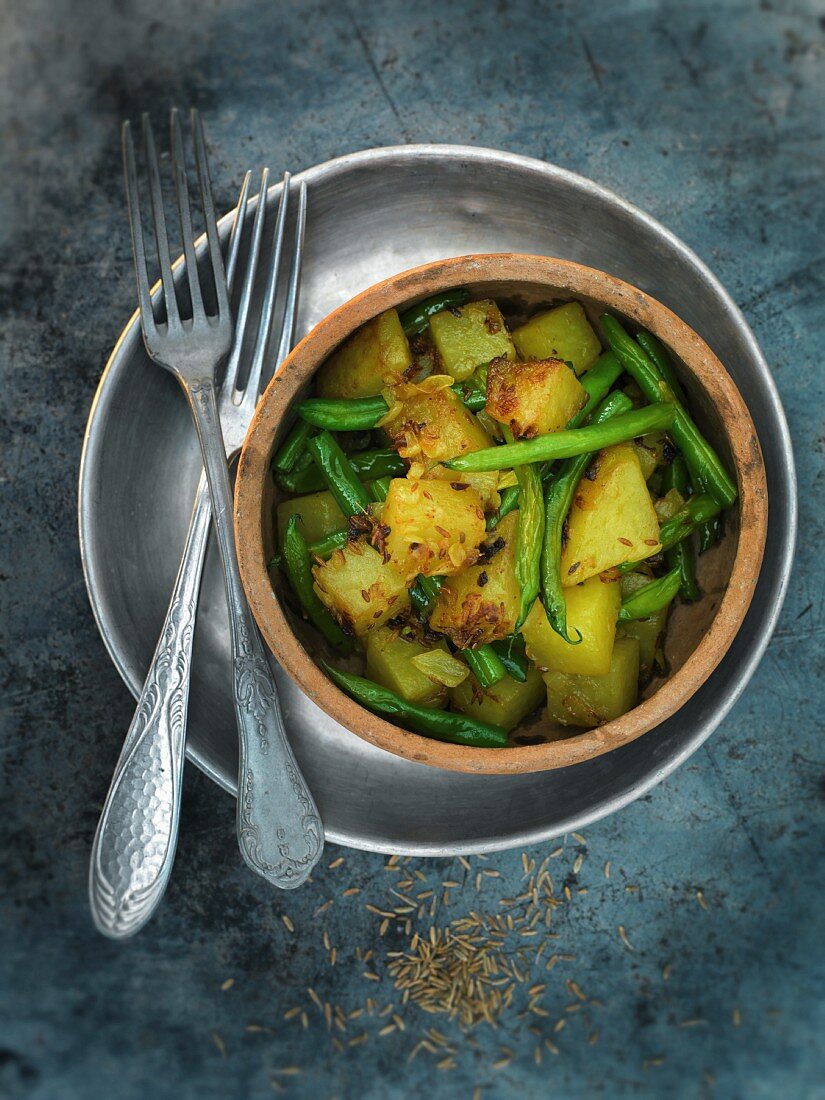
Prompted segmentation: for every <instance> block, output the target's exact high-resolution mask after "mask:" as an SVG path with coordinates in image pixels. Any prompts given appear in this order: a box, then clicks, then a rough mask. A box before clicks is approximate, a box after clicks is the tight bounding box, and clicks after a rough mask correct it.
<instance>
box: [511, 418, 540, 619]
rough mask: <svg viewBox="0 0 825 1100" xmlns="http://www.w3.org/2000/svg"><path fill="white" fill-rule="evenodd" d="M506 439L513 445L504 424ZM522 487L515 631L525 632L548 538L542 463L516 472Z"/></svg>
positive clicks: (517, 529) (536, 591)
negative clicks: (517, 601) (518, 593)
mask: <svg viewBox="0 0 825 1100" xmlns="http://www.w3.org/2000/svg"><path fill="white" fill-rule="evenodd" d="M501 430H502V432H503V434H504V438H505V439H506V440H507V442H508V443H512V442H513V433H512V432H511V431H510V429H509V428H508V427H506V426H504V425H502V429H501ZM516 477H517V478H518V483H519V488H520V490H521V492H520V493H519V508H518V522H517V524H516V581H517V582H518V586H519V590H520V593H521V595H520V597H519V612H518V618H517V619H516V625H515V628H514V630H515V631H519V630H521V628H522V626H523V625H524V620H525V619H526V618H527V616H528V615H529V614H530V608H531V607H532V606H533V604H534V603H535V602H536V599H537V597H538V594H539V588H540V587H541V543H542V538H543V535H544V488H543V486H542V483H541V471H540V469H539V466H538V464H536V463H533V464H531V465H530V466H519V467H518V468H517V469H516Z"/></svg>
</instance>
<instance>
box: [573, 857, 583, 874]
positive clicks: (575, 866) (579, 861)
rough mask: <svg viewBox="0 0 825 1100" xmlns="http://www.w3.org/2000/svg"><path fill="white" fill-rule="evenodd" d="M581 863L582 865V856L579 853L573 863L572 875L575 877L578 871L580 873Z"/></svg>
mask: <svg viewBox="0 0 825 1100" xmlns="http://www.w3.org/2000/svg"><path fill="white" fill-rule="evenodd" d="M583 863H584V856H583V855H582V854H581V853H579V855H577V856H576V858H575V860H574V862H573V874H574V875H577V874H578V873H579V871H581V869H582V864H583Z"/></svg>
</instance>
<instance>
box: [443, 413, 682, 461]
mask: <svg viewBox="0 0 825 1100" xmlns="http://www.w3.org/2000/svg"><path fill="white" fill-rule="evenodd" d="M674 415H675V411H674V409H673V406H672V405H670V404H662V405H648V406H647V407H646V408H644V409H635V410H633V411H632V412H628V413H624V414H623V415H622V416H617V417H614V419H612V420H611V421H610V422H609V423H607V424H590V425H588V427H586V428H569V429H565V430H564V431H561V432H551V433H550V434H549V435H537V436H536V437H535V438H534V439H525V440H522V441H520V442H518V443H505V444H504V445H503V446H501V447H485V448H483V449H482V450H480V451H472V452H471V453H469V454H465V455H461V456H459V457H458V458H453V459H451V460H450V461H449V462H445V463H444V465H445V466H447V467H448V468H449V469H451V470H462V471H470V472H475V471H479V470H507V469H510V467H517V466H526V465H528V464H529V463H531V462H548V461H550V460H552V459H556V458H574V457H575V456H576V455H582V454H589V453H590V452H591V451H600V450H601V449H602V447H610V446H612V445H613V444H614V443H626V442H627V441H628V440H630V439H635V438H636V436H637V435H647V433H648V432H653V431H657V430H658V429H660V428H669V427H670V425H671V424H672V423H673V417H674Z"/></svg>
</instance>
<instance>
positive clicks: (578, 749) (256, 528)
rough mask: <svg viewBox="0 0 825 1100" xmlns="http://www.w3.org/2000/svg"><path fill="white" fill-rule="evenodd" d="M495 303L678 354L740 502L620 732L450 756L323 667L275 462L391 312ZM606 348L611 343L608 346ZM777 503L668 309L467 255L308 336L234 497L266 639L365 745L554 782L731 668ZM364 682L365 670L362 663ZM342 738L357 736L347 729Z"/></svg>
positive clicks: (364, 302)
mask: <svg viewBox="0 0 825 1100" xmlns="http://www.w3.org/2000/svg"><path fill="white" fill-rule="evenodd" d="M459 286H461V287H466V288H467V289H468V290H469V291H470V292H471V294H472V295H473V296H474V297H492V298H495V299H496V300H497V301H498V302H499V303H500V304H501V305H502V308H503V311H504V313H505V316H508V315H509V316H512V315H518V314H523V313H525V312H530V311H532V310H535V309H536V308H537V307H538V306H546V305H548V304H550V303H552V302H558V301H563V300H567V299H570V298H576V299H578V300H579V301H581V302H582V304H583V305H584V307H585V309H586V311H587V313H588V316H589V318H590V320H591V322H592V323H593V324H594V327H596V329H597V331H598V317H599V315H600V314H601V313H603V312H604V311H605V310H609V311H610V312H611V313H613V314H615V315H616V316H618V317H619V318H620V319H622V320H625V321H629V322H631V323H632V324H635V325H636V326H637V327H644V328H647V329H649V330H650V331H651V332H653V333H655V334H656V336H658V337H659V339H660V340H662V342H663V343H664V344H665V345H666V346H667V347H668V349H669V350H670V353H671V355H672V357H673V359H674V363H675V365H676V368H677V371H678V374H679V378H680V380H681V382H682V383H683V385H684V387H685V390H686V391H687V394H688V398H689V403H690V408H691V411H692V413H693V415H694V417H695V419H696V421H697V423H698V424H699V427H700V428H701V430H702V431H703V432H704V433H705V435H706V436H707V437H708V438H709V439H710V441H711V442H712V443H713V445H714V446H715V447H716V449H717V451H718V453H719V455H720V457H721V458H722V460H723V462H725V463H726V465H727V467H728V469H729V470H730V471H732V472H733V473H734V474H735V477H736V480H737V483H738V488H739V499H738V501H737V504H736V505H735V506H734V508H733V509H731V510H730V511H728V512H727V513H726V514H725V532H724V536H723V538H722V540H721V542H720V544H719V545H718V546H717V547H716V548H714V549H713V550H711V551H708V552H707V553H705V554H703V555H702V556H701V557H700V558H699V569H698V577H699V583H700V585H701V589H702V593H703V595H702V599H701V600H700V601H698V602H697V603H696V604H693V605H679V606H678V607H677V608H676V609H675V611H674V612H672V614H671V616H670V620H669V625H668V630H667V635H666V648H665V654H666V657H667V660H668V666H669V670H670V672H669V675H668V676H667V678H663V679H658V680H654V681H653V682H652V683H651V684H650V685H649V686H648V688H647V689H646V691H645V692H644V696H643V698H642V699H641V701H640V702H639V704H638V705H637V706H636V707H635V708H634V709H633V710H631V711H629V712H628V713H627V714H625V715H623V716H622V717H621V718H619V719H617V720H616V721H613V722H609V723H607V724H606V725H604V726H601V727H599V728H597V729H594V730H589V731H582V732H575V731H571V730H570V729H565V728H563V727H561V726H557V725H555V724H553V723H550V722H549V721H548V719H547V718H546V715H545V716H543V717H536V716H534V717H532V718H530V719H528V720H527V721H526V722H525V723H523V724H522V725H521V726H520V727H518V728H517V729H516V730H515V731H513V733H512V734H511V740H512V742H513V744H512V747H511V748H507V749H474V748H467V747H464V746H458V745H449V744H444V743H442V742H439V741H434V740H430V739H429V738H426V737H422V736H420V735H418V734H415V733H409V732H408V731H406V730H403V729H401V728H400V727H398V726H395V725H393V724H391V723H390V722H387V721H385V720H384V719H383V718H379V717H377V716H376V715H374V714H372V713H370V712H369V711H367V710H364V709H363V708H362V707H360V706H359V705H358V704H357V703H355V702H353V701H352V700H351V699H350V698H349V697H348V696H347V695H345V694H343V692H341V691H340V690H339V689H338V688H337V687H336V686H335V685H334V684H333V683H332V682H331V681H330V680H329V679H328V678H327V677H326V676H325V674H324V673H323V671H322V670H321V668H320V667H319V665H318V664H317V663H316V662H317V661H318V659H320V658H322V657H323V658H325V659H328V660H330V661H331V662H332V663H336V664H338V665H339V666H340V664H341V658H340V657H339V656H337V655H335V654H333V653H332V652H330V651H329V649H328V647H327V646H326V643H325V642H324V640H323V639H322V637H321V636H320V634H319V633H318V632H317V631H316V630H315V629H314V628H313V627H311V626H310V625H309V624H308V623H306V622H305V621H304V620H303V619H302V618H301V616H300V613H299V611H298V608H297V605H296V602H295V600H294V597H293V596H292V594H291V593H290V592H289V591H288V590H287V589H286V587H285V585H284V583H283V581H282V578H281V577H280V576H279V575H277V570H273V571H272V573H270V571H269V570H268V569H267V562H268V561H269V560H270V558H271V557H272V554H273V552H274V550H275V532H274V523H273V512H274V508H275V505H276V504H277V502H278V500H279V491H278V489H277V487H276V486H275V484H274V482H273V479H272V477H271V475H270V472H269V463H270V459H271V457H272V455H273V454H274V453H275V451H276V450H277V449H278V447H279V446H280V443H281V442H282V440H283V438H284V436H285V435H286V433H287V432H288V431H289V429H290V427H291V426H292V424H293V422H294V419H295V408H296V406H297V404H298V402H299V401H300V400H301V399H302V398H303V397H305V396H306V395H307V394H308V393H309V391H310V387H311V383H312V377H313V375H314V373H315V371H316V369H317V368H318V367H319V366H320V365H321V363H323V362H324V360H325V359H326V358H327V356H329V355H330V353H331V352H333V351H334V350H335V348H336V347H338V345H339V344H341V343H342V342H343V341H344V340H345V339H346V338H347V337H348V336H349V335H350V334H351V333H352V332H354V331H355V329H357V328H358V327H359V326H360V325H362V324H364V322H366V321H368V320H370V319H371V318H373V317H375V316H376V315H377V314H379V313H381V312H382V311H383V310H385V309H389V308H390V307H393V306H394V307H396V308H398V309H402V308H405V307H407V306H409V305H412V304H414V303H415V302H416V301H418V300H420V299H422V298H425V297H427V296H429V295H431V294H434V293H436V292H438V291H441V290H446V289H448V288H451V287H459ZM605 343H606V342H605ZM767 518H768V500H767V489H766V482H765V469H764V465H763V461H762V452H761V450H760V446H759V441H758V439H757V436H756V431H755V429H754V425H753V422H752V420H751V417H750V414H749V413H748V409H747V407H746V405H745V403H744V401H743V400H742V396H741V394H740V393H739V391H738V389H737V388H736V386H735V385H734V383H733V381H732V380H731V378H730V376H729V375H728V373H727V371H726V370H725V368H724V367H723V366H722V364H721V363H720V362H719V360H718V359H717V358H716V356H715V355H714V354H713V352H712V351H711V350H710V348H709V347H708V346H707V344H705V343H704V341H703V340H702V339H701V338H700V337H699V336H698V335H697V334H696V333H695V332H693V330H692V329H690V328H688V326H687V325H686V324H684V322H682V321H680V320H679V318H678V317H676V316H675V315H674V314H673V313H671V311H670V310H669V309H667V308H665V306H663V305H662V304H661V303H660V302H657V301H656V300H654V299H653V298H651V297H649V296H648V295H647V294H644V293H643V292H642V291H641V290H638V289H637V288H636V287H633V286H630V285H629V284H628V283H625V282H622V281H621V280H620V279H615V278H613V277H612V276H611V275H607V274H605V273H604V272H602V271H596V270H594V269H592V268H588V267H582V266H581V265H579V264H574V263H569V262H566V261H563V260H555V259H550V258H547V257H544V256H529V255H522V254H512V255H510V254H494V255H477V256H461V257H456V258H454V259H448V260H442V261H439V262H437V263H432V264H426V265H424V266H423V267H417V268H414V269H412V270H410V271H405V272H402V273H401V274H400V275H396V276H394V277H393V278H391V279H387V280H385V281H384V282H382V283H378V284H377V285H376V286H373V287H372V288H370V289H369V290H366V291H364V293H362V294H359V295H358V296H357V297H355V298H353V299H352V300H351V301H349V302H347V303H346V304H345V305H343V306H341V307H340V308H339V309H336V310H335V311H334V312H333V313H331V314H330V315H329V316H328V317H326V318H325V319H324V320H323V321H321V322H320V323H319V324H318V325H316V326H315V328H314V329H312V331H311V332H310V333H309V334H308V335H307V336H306V337H305V339H304V340H302V341H301V343H300V344H299V345H298V346H297V347H296V348H295V350H294V351H293V352H292V354H291V355H290V356H289V358H288V359H287V360H286V361H285V362H284V363H283V365H282V367H281V369H280V370H279V371H278V373H277V375H276V376H275V377H274V378H273V379H272V381H271V383H270V384H269V386H268V388H267V390H266V393H265V394H264V396H263V398H262V400H261V403H260V405H259V407H258V410H257V412H256V414H255V418H254V420H253V422H252V424H251V426H250V429H249V432H248V434H247V437H246V442H245V444H244V448H243V452H242V454H241V458H240V463H239V467H238V478H237V484H236V491H235V533H236V540H237V546H238V555H239V559H240V568H241V577H242V580H243V584H244V588H245V590H246V594H247V596H248V598H249V603H250V606H251V608H252V612H253V614H254V616H255V619H256V620H257V623H258V625H259V627H260V629H261V633H262V634H263V637H264V639H265V640H266V642H267V644H268V645H269V647H270V649H271V650H272V652H273V654H274V655H275V657H276V658H277V660H278V661H279V662H280V664H281V665H282V666H283V668H284V669H285V670H286V671H287V672H288V673H289V674H290V675H291V676H292V677H293V678H294V679H295V681H296V682H297V683H298V685H299V686H300V688H301V689H302V690H303V691H304V692H305V693H306V694H307V695H308V696H309V697H310V698H311V699H312V700H313V701H314V702H315V703H317V704H318V706H320V707H321V708H322V709H323V710H324V711H326V712H327V714H329V715H330V716H331V717H332V718H334V719H335V720H336V721H337V722H339V723H340V724H341V726H343V727H345V730H349V731H351V732H352V733H353V734H355V735H356V736H358V737H362V738H363V739H364V740H366V741H369V742H370V743H371V744H373V745H377V746H378V747H379V748H382V749H386V750H387V751H388V752H391V753H395V754H396V755H398V756H403V757H405V758H407V759H408V760H413V761H416V762H418V763H423V764H429V765H432V766H433V767H437V768H446V769H449V770H452V771H460V772H471V773H475V774H484V773H486V774H505V773H523V772H538V771H548V770H551V769H554V768H564V767H568V766H570V765H572V764H579V763H582V762H583V761H586V760H590V759H592V758H593V757H596V756H600V755H602V754H603V753H606V752H610V751H612V750H613V749H616V748H618V747H619V746H621V745H625V744H627V743H628V742H630V741H633V740H635V739H636V738H638V737H641V736H642V734H644V733H647V732H648V730H651V729H653V728H654V727H655V726H657V725H659V723H661V722H663V721H664V720H665V719H666V718H668V717H670V716H671V715H672V714H674V713H675V712H676V711H677V710H679V708H680V707H681V706H683V705H684V703H686V702H687V700H688V699H689V698H690V697H691V696H692V695H693V693H694V692H695V691H696V690H697V689H698V688H699V687H700V686H701V685H702V684H703V683H704V682H705V680H707V678H708V677H709V676H710V675H711V673H712V672H713V670H714V669H715V668H716V666H717V665H718V664H719V662H720V661H721V660H722V657H723V656H724V655H725V653H726V651H727V649H728V647H729V646H730V644H731V642H732V641H733V638H734V636H735V635H736V632H737V631H738V629H739V627H740V626H741V624H742V620H743V619H744V617H745V612H746V611H747V609H748V606H749V604H750V601H751V597H752V596H753V592H754V590H755V588H756V582H757V578H758V575H759V568H760V565H761V562H762V554H763V550H764V546H765V537H766V531H767ZM350 667H351V669H352V670H353V671H359V672H360V671H362V669H363V665H362V663H361V661H360V658H352V659H351V664H350ZM341 736H342V737H343V736H346V733H345V732H344V730H342V732H341Z"/></svg>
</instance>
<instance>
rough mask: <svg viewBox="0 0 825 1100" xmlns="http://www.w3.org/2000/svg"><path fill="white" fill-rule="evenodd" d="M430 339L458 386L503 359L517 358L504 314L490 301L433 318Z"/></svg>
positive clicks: (486, 300)
mask: <svg viewBox="0 0 825 1100" xmlns="http://www.w3.org/2000/svg"><path fill="white" fill-rule="evenodd" d="M430 336H431V337H432V341H433V343H434V344H435V347H436V350H437V351H438V355H439V358H440V360H441V364H442V366H443V368H444V370H445V371H446V372H447V373H448V374H450V375H452V377H453V378H455V379H456V380H457V381H459V382H463V381H464V379H465V378H469V377H470V375H471V374H472V373H473V371H474V370H475V369H476V367H479V366H481V365H482V363H489V362H490V360H491V359H495V358H497V357H498V356H500V355H503V356H505V357H506V358H507V359H515V357H516V350H515V348H514V347H513V341H512V340H511V338H510V333H509V332H508V331H507V326H506V325H505V324H504V318H503V317H502V315H501V310H500V309H499V308H498V306H497V305H496V303H495V302H494V301H492V299H490V298H486V299H484V300H483V301H480V302H468V303H467V305H466V306H460V307H459V308H457V309H445V310H443V311H442V312H441V313H436V314H435V315H434V316H433V317H431V318H430Z"/></svg>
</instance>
